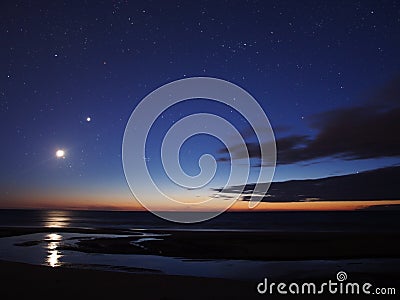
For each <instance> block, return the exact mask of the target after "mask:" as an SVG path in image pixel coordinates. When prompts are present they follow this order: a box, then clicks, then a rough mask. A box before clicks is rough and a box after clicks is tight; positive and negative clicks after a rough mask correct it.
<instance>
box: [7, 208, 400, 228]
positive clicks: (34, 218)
mask: <svg viewBox="0 0 400 300" xmlns="http://www.w3.org/2000/svg"><path fill="white" fill-rule="evenodd" d="M399 216H400V215H399V211H352V212H252V213H247V212H246V213H244V212H229V213H224V214H222V215H220V216H218V217H216V218H214V219H212V220H209V221H205V222H201V223H197V224H177V223H173V222H169V221H165V220H163V219H160V218H158V217H156V216H154V215H153V214H151V213H149V212H126V211H124V212H121V211H63V210H10V209H5V210H0V227H4V226H18V227H77V228H113V229H183V230H263V231H368V232H369V231H386V232H388V231H389V232H390V231H400V218H399Z"/></svg>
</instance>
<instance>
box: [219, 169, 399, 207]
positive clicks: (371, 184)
mask: <svg viewBox="0 0 400 300" xmlns="http://www.w3.org/2000/svg"><path fill="white" fill-rule="evenodd" d="M263 185H264V187H263ZM399 186H400V166H396V167H387V168H381V169H376V170H372V171H365V172H361V173H358V174H350V175H342V176H332V177H327V178H320V179H305V180H290V181H285V182H272V183H271V186H270V188H269V190H268V194H267V195H266V196H265V197H263V199H262V201H264V202H304V201H309V202H311V201H343V200H349V201H354V200H359V201H362V200H399V199H400V192H399V189H398V187H399ZM267 188H268V184H266V183H262V184H261V188H260V189H259V190H266V189H267ZM242 189H243V192H240V191H241V190H242ZM254 189H255V184H254V183H251V184H246V185H244V186H241V185H238V186H231V187H226V188H224V190H223V192H224V193H225V194H227V195H229V194H240V195H241V199H242V200H243V201H248V200H250V197H251V196H252V195H255V196H257V193H256V192H255V191H254ZM221 190H222V189H215V191H218V192H220V191H221ZM399 203H400V200H399Z"/></svg>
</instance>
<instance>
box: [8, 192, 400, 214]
mask: <svg viewBox="0 0 400 300" xmlns="http://www.w3.org/2000/svg"><path fill="white" fill-rule="evenodd" d="M394 204H400V200H365V201H353V200H347V201H308V202H261V203H259V204H258V205H257V206H256V207H255V208H254V209H250V208H249V207H248V202H247V201H238V202H236V203H234V205H233V206H232V207H231V208H230V209H229V211H248V212H250V211H335V210H345V211H351V210H358V209H364V208H368V207H371V206H375V205H394ZM0 208H27V209H72V210H79V209H81V210H130V211H145V210H146V209H145V208H144V207H143V206H142V205H141V204H140V203H139V202H138V201H136V200H135V199H133V198H129V197H126V196H124V195H120V196H117V197H110V196H109V195H101V196H99V195H96V196H94V195H93V196H92V195H90V196H89V195H88V196H82V197H79V196H65V197H60V196H50V195H46V196H40V197H39V196H30V197H29V196H25V197H12V198H8V199H4V200H3V201H2V202H1V203H0ZM159 210H160V211H163V210H164V211H168V210H169V209H168V207H160V209H159Z"/></svg>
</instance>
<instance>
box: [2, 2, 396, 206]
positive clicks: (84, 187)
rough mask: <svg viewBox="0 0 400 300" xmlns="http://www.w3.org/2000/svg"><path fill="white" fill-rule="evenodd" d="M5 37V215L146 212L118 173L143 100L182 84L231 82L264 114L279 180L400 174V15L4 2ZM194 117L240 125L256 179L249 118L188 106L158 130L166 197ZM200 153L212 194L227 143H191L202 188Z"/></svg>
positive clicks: (241, 6) (153, 164)
mask: <svg viewBox="0 0 400 300" xmlns="http://www.w3.org/2000/svg"><path fill="white" fill-rule="evenodd" d="M0 35H1V47H0V66H1V68H0V69H1V74H0V135H1V147H0V157H1V172H0V207H61V208H101V209H118V208H122V209H123V208H137V207H139V206H138V204H137V203H136V202H135V200H134V199H133V196H132V195H131V193H130V190H129V187H128V185H127V183H126V180H125V177H124V172H123V167H122V162H121V148H122V139H123V135H124V130H125V126H126V124H127V122H128V119H129V117H130V115H131V113H132V111H133V110H134V108H135V107H136V105H137V104H138V103H139V102H140V101H141V100H142V99H143V98H144V97H145V96H146V95H147V94H149V93H150V92H152V91H153V90H155V89H156V88H158V87H160V86H162V85H164V84H166V83H169V82H171V81H174V80H178V79H183V78H187V77H197V76H207V77H215V78H220V79H224V80H227V81H230V82H232V83H234V84H236V85H238V86H240V87H242V88H244V89H245V90H247V91H248V92H249V93H250V94H251V95H252V96H253V97H254V98H255V99H256V100H257V101H258V102H259V103H260V105H261V106H262V108H263V109H264V111H265V113H266V115H267V116H268V118H269V121H270V123H271V126H272V128H273V129H274V132H275V138H276V142H277V155H278V159H277V168H276V172H275V176H274V181H287V180H291V179H310V178H312V179H315V178H322V177H329V176H333V175H335V176H338V175H345V174H357V173H361V172H363V171H366V170H373V169H378V168H384V167H389V166H396V165H398V164H399V163H400V159H399V156H400V149H399V148H400V140H399V137H398V136H399V134H398V132H399V130H400V125H399V120H400V101H399V100H400V99H399V96H400V76H399V75H400V56H399V53H400V2H399V1H277V2H273V1H268V2H267V1H177V2H176V1H145V2H142V3H141V2H139V1H70V2H63V1H3V2H2V3H1V4H0ZM196 112H207V113H213V114H218V115H219V116H221V117H223V118H225V119H227V120H229V121H230V122H231V123H232V124H234V126H235V127H236V128H237V129H238V130H239V131H240V132H241V133H242V134H243V135H244V137H245V138H246V141H247V145H248V148H249V151H250V155H251V158H252V172H257V171H258V170H259V169H260V163H259V162H258V161H257V159H258V155H259V153H258V151H257V145H256V143H255V142H254V140H253V139H252V136H251V131H249V124H248V123H246V121H245V120H244V119H243V117H242V116H241V115H240V114H239V113H237V112H236V111H232V110H231V109H230V108H229V107H225V106H223V105H221V104H218V103H213V102H212V101H210V100H206V99H193V100H191V101H187V103H182V104H179V105H177V106H176V107H172V108H170V109H168V110H167V111H165V112H164V113H163V115H162V117H161V118H160V119H159V120H157V122H156V123H155V126H154V128H153V130H152V132H151V135H150V139H149V144H148V147H149V148H148V152H147V154H146V157H145V159H146V160H147V161H148V165H149V168H150V170H151V172H152V175H153V176H154V177H155V178H159V180H161V182H164V183H165V184H168V182H167V181H163V179H162V177H163V176H164V175H165V174H164V173H163V171H162V166H161V165H160V164H161V163H160V162H161V160H160V157H159V156H160V149H159V147H160V145H161V140H162V137H163V135H164V134H165V132H166V131H167V130H168V128H169V127H170V126H172V125H173V124H174V123H175V122H177V121H178V120H179V119H181V118H182V117H184V116H187V115H190V114H192V113H196ZM249 132H250V134H249ZM57 150H63V151H64V153H59V156H60V157H57V156H56V152H57ZM204 153H210V154H213V155H215V157H216V158H217V160H218V168H219V169H218V170H219V171H218V173H217V177H216V179H215V181H214V182H213V184H212V185H211V186H209V187H208V191H209V192H210V193H213V192H214V191H215V189H217V188H218V187H219V186H220V185H221V182H222V181H223V180H222V177H223V176H225V175H226V172H227V169H228V166H229V162H227V161H226V159H227V158H229V156H227V155H226V153H225V151H224V147H223V145H222V144H221V142H219V141H218V140H216V139H215V138H211V137H207V136H204V135H201V136H198V137H194V138H192V139H190V140H188V141H187V143H186V144H185V145H184V146H183V148H182V149H181V162H182V168H183V169H184V170H185V171H186V172H187V173H188V174H191V175H195V174H197V173H198V171H199V168H198V158H199V157H200V156H201V155H202V154H204ZM233 156H234V155H233ZM167 188H168V187H167ZM213 189H214V190H213ZM187 192H188V191H187ZM188 193H189V192H188ZM195 193H196V192H195V191H193V194H190V195H192V196H194V195H196V194H195ZM190 195H189V194H188V195H187V194H185V197H190ZM197 196H198V195H197ZM197 196H196V197H197Z"/></svg>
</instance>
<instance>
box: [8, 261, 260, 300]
mask: <svg viewBox="0 0 400 300" xmlns="http://www.w3.org/2000/svg"><path fill="white" fill-rule="evenodd" d="M0 270H1V277H2V281H1V284H2V291H1V298H2V299H30V298H33V299H37V298H43V299H48V298H56V299H74V298H76V297H78V299H105V298H109V299H110V298H111V299H115V297H121V298H122V299H149V300H150V299H165V300H167V299H201V300H204V299H255V298H258V297H257V296H258V295H257V294H256V289H255V285H254V284H252V283H248V282H242V281H237V280H229V279H216V278H212V279H211V278H202V277H190V276H175V275H156V274H131V273H124V272H108V271H100V270H87V269H75V268H64V267H58V268H51V267H46V266H38V265H30V264H25V263H17V262H8V261H1V260H0ZM127 297H128V298H127Z"/></svg>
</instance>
